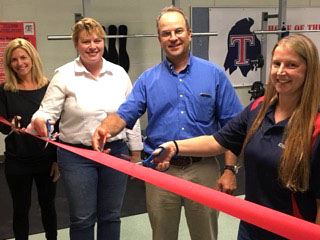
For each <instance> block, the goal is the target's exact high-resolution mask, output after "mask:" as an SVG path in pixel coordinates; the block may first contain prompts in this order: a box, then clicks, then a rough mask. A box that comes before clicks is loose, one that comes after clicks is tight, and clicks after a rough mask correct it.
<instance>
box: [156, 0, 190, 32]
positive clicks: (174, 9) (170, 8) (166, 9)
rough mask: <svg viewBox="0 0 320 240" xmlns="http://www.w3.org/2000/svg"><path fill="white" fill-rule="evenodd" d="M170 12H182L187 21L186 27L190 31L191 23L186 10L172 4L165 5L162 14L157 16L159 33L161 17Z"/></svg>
mask: <svg viewBox="0 0 320 240" xmlns="http://www.w3.org/2000/svg"><path fill="white" fill-rule="evenodd" d="M169 12H177V13H180V14H181V15H182V17H183V18H184V20H185V22H186V28H187V30H188V31H189V30H190V25H189V22H188V18H187V17H186V15H185V13H184V11H183V10H182V9H181V8H177V7H175V6H170V7H165V8H163V9H162V10H161V11H160V14H159V16H158V17H157V21H156V23H157V30H158V34H159V21H160V19H161V17H162V16H163V15H164V14H166V13H169Z"/></svg>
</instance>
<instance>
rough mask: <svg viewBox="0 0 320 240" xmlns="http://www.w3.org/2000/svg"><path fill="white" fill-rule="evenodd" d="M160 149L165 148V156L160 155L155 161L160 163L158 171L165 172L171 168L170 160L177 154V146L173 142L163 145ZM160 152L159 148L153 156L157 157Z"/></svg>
mask: <svg viewBox="0 0 320 240" xmlns="http://www.w3.org/2000/svg"><path fill="white" fill-rule="evenodd" d="M160 147H163V148H164V150H165V151H164V153H163V154H161V155H159V156H158V157H155V158H154V159H153V161H154V162H156V163H158V165H157V167H156V169H157V170H158V171H164V170H166V169H168V167H169V166H170V160H171V158H172V157H173V156H174V155H175V154H176V152H177V149H176V146H175V144H174V143H173V142H172V141H171V142H166V143H164V144H161V145H160ZM160 151H161V148H157V149H156V150H154V151H153V153H152V154H153V155H157V154H159V153H160Z"/></svg>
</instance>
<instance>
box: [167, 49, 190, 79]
mask: <svg viewBox="0 0 320 240" xmlns="http://www.w3.org/2000/svg"><path fill="white" fill-rule="evenodd" d="M192 57H193V55H192V53H191V52H190V53H189V59H188V63H187V65H186V67H185V68H184V69H183V70H182V71H181V73H186V72H187V71H188V70H189V69H190V67H191V66H192ZM163 62H164V65H165V66H166V67H167V68H168V70H169V71H170V72H171V74H174V73H175V74H177V73H176V72H175V70H174V67H173V65H172V63H171V62H170V61H169V60H168V59H167V58H166V59H165V60H163ZM178 74H179V73H178Z"/></svg>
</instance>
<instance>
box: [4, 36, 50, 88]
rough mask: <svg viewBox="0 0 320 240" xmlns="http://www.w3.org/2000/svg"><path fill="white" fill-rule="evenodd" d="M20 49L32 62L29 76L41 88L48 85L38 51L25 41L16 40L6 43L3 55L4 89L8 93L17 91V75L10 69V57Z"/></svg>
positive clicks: (21, 39)
mask: <svg viewBox="0 0 320 240" xmlns="http://www.w3.org/2000/svg"><path fill="white" fill-rule="evenodd" d="M17 48H21V49H23V50H25V51H26V52H27V53H28V55H29V57H30V58H31V61H32V67H31V76H32V79H34V80H35V81H36V83H37V86H38V87H39V88H40V87H43V86H44V85H46V84H47V83H48V79H47V78H46V77H45V76H44V73H43V67H42V63H41V59H40V56H39V53H38V51H37V50H36V49H35V47H34V46H33V45H32V44H31V43H30V42H29V41H27V40H25V39H23V38H16V39H14V40H12V41H10V42H9V43H8V45H7V46H6V48H5V50H4V53H3V69H4V73H5V83H4V89H5V90H10V91H13V92H15V91H18V90H19V89H18V81H19V78H18V75H17V74H16V72H15V71H14V70H13V69H12V67H11V57H12V53H13V51H14V50H16V49H17Z"/></svg>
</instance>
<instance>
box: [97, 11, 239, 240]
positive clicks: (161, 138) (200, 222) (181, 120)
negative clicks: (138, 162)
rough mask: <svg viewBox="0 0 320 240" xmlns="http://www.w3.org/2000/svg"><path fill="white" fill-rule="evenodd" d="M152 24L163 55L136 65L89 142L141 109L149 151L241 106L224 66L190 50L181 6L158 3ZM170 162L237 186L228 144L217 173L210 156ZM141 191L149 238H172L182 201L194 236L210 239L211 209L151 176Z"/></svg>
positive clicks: (215, 183) (190, 176)
mask: <svg viewBox="0 0 320 240" xmlns="http://www.w3.org/2000/svg"><path fill="white" fill-rule="evenodd" d="M157 28H158V35H159V36H158V39H159V42H160V45H161V47H162V49H163V50H164V51H165V53H166V59H165V60H164V61H162V62H161V63H160V64H158V65H156V66H154V67H152V68H150V69H148V70H146V71H145V72H144V73H142V75H141V76H140V77H139V78H138V79H137V81H136V82H135V84H134V87H133V89H132V92H131V94H130V95H129V97H128V99H127V101H126V102H125V103H123V104H122V105H121V106H120V108H119V110H118V111H117V113H113V114H110V115H108V117H107V118H106V119H105V120H104V121H103V122H102V124H101V125H100V126H99V127H98V128H97V129H96V131H95V134H94V136H93V139H92V144H93V147H94V148H95V149H96V150H98V149H99V147H100V145H101V144H102V143H103V142H104V141H106V136H110V135H111V136H114V135H116V134H117V133H119V132H120V131H121V130H122V129H123V128H124V127H127V128H132V127H133V126H134V124H135V122H136V121H137V119H139V117H141V115H143V114H144V113H145V112H146V111H147V113H148V126H147V128H146V137H147V138H146V140H145V142H144V151H145V152H146V154H147V155H148V154H150V153H152V152H153V151H154V149H155V148H156V147H157V146H159V145H160V144H162V143H164V142H167V141H171V140H178V139H186V138H191V137H196V136H201V135H212V134H213V133H214V132H216V131H217V130H218V129H220V127H221V126H223V125H225V123H226V122H227V121H228V120H230V119H231V118H233V117H234V116H235V115H237V114H238V113H239V112H240V111H241V110H242V105H241V103H240V101H239V99H238V97H237V95H236V93H235V91H234V89H233V87H232V85H231V83H230V82H229V80H228V79H227V77H226V75H225V73H224V71H223V70H222V69H220V68H219V67H218V66H217V65H215V64H214V63H211V62H209V61H206V60H203V59H200V58H197V57H195V56H193V55H192V54H191V52H190V50H189V47H190V42H191V29H190V27H189V24H188V21H187V19H186V17H185V14H184V12H183V11H182V10H181V9H178V8H175V7H167V8H165V9H163V10H162V11H161V12H160V15H159V17H158V19H157ZM108 134H110V135H108ZM170 163H171V167H170V168H169V169H168V171H167V173H168V174H170V175H174V176H177V177H180V178H183V179H186V180H189V181H192V182H195V183H198V184H201V185H204V186H207V187H210V188H217V189H219V190H221V191H223V192H226V193H230V194H232V192H233V191H234V190H235V188H236V179H235V171H232V170H233V169H232V166H235V164H236V157H235V155H233V154H232V153H231V152H227V153H226V155H225V163H226V165H229V166H230V165H231V167H229V168H228V169H226V170H225V171H224V173H223V174H222V176H221V177H220V170H219V165H218V163H217V161H216V159H215V158H212V157H209V158H208V157H205V158H196V157H177V158H174V159H172V160H171V162H170ZM219 177H220V178H219ZM146 199H147V210H148V214H149V218H150V222H151V227H152V230H153V239H154V240H164V239H165V240H176V239H178V231H179V222H180V215H181V207H182V206H184V208H185V215H186V218H187V223H188V227H189V232H190V235H191V238H192V239H193V240H214V239H217V232H218V229H217V218H218V212H217V211H216V210H215V209H212V208H209V207H207V206H204V205H201V204H199V203H196V202H194V201H191V200H189V199H186V198H183V197H181V196H179V195H176V194H173V193H171V192H168V191H166V190H163V189H161V188H158V187H156V186H154V185H151V184H146Z"/></svg>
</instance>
